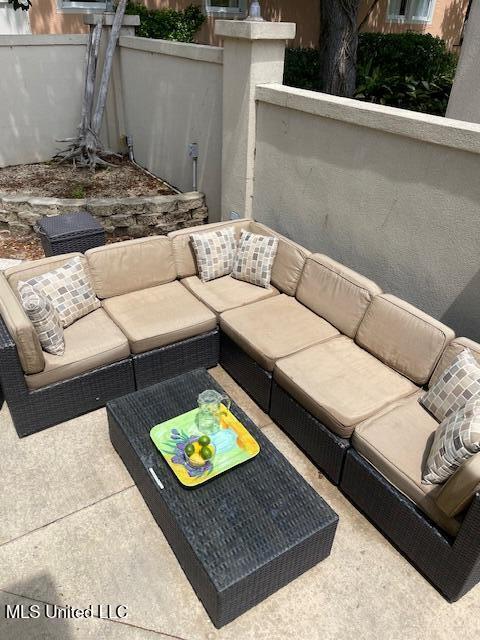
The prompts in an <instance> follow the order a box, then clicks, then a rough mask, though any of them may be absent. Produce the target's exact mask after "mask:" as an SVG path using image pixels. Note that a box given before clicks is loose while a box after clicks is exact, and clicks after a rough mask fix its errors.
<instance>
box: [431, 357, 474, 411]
mask: <svg viewBox="0 0 480 640" xmlns="http://www.w3.org/2000/svg"><path fill="white" fill-rule="evenodd" d="M474 396H476V397H477V398H480V365H479V364H478V362H477V361H476V360H475V356H474V355H473V354H472V352H471V351H470V350H469V349H465V350H464V351H462V352H461V353H459V354H458V356H457V357H456V358H455V360H454V361H453V362H452V364H451V365H450V366H449V367H448V369H446V370H445V371H444V372H443V374H442V376H441V377H440V378H439V379H438V380H437V382H436V383H435V384H434V385H433V386H432V387H431V388H430V389H429V390H428V392H427V393H426V394H425V395H424V396H423V398H422V399H421V403H422V404H423V406H424V407H425V409H427V411H430V413H431V414H432V415H433V416H434V417H435V418H436V419H437V420H438V421H439V422H442V420H444V419H445V418H447V417H448V416H449V415H451V414H452V413H456V412H457V411H459V410H460V409H462V408H463V407H464V406H465V405H466V404H467V402H468V401H469V400H470V399H471V398H473V397H474Z"/></svg>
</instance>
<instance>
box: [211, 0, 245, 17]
mask: <svg viewBox="0 0 480 640" xmlns="http://www.w3.org/2000/svg"><path fill="white" fill-rule="evenodd" d="M245 11H246V0H205V13H206V14H207V15H212V16H215V17H217V18H235V17H238V16H239V17H243V16H244V15H245Z"/></svg>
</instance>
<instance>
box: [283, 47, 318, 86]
mask: <svg viewBox="0 0 480 640" xmlns="http://www.w3.org/2000/svg"><path fill="white" fill-rule="evenodd" d="M319 78H320V56H319V52H318V50H317V49H300V48H299V49H287V51H286V55H285V76H284V80H283V81H284V83H285V84H286V85H288V86H289V87H298V88H299V89H309V90H310V91H318V89H319V86H320V80H319Z"/></svg>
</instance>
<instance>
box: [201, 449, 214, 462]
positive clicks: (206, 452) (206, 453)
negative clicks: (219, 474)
mask: <svg viewBox="0 0 480 640" xmlns="http://www.w3.org/2000/svg"><path fill="white" fill-rule="evenodd" d="M200 455H201V456H202V458H203V459H204V460H211V458H213V449H212V447H209V446H206V447H202V448H201V449H200Z"/></svg>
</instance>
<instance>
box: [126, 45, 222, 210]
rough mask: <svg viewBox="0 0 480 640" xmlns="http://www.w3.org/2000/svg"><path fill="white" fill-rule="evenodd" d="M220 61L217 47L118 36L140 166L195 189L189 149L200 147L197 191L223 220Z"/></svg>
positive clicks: (129, 121)
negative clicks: (192, 143) (221, 198)
mask: <svg viewBox="0 0 480 640" xmlns="http://www.w3.org/2000/svg"><path fill="white" fill-rule="evenodd" d="M222 61H223V50H222V49H220V48H217V47H209V46H201V45H191V44H181V43H176V42H166V41H161V40H147V39H145V38H129V37H123V38H120V63H121V76H122V85H123V96H124V108H125V127H126V133H127V134H129V135H131V136H132V137H133V145H134V151H135V157H136V160H137V162H139V163H140V164H141V165H142V166H144V167H146V168H147V169H149V170H151V171H152V172H153V173H155V174H157V175H159V176H161V177H162V178H163V179H164V180H166V181H167V182H170V183H171V184H173V185H174V186H175V187H177V188H179V189H180V190H181V191H191V190H192V161H191V159H190V158H189V157H188V154H187V145H188V144H189V143H191V142H196V143H198V145H199V153H200V158H199V163H198V189H199V191H202V192H203V193H205V195H206V197H207V206H208V209H209V212H210V219H211V220H216V219H219V218H220V197H221V192H220V189H221V184H220V182H221V181H220V176H221V148H222Z"/></svg>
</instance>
